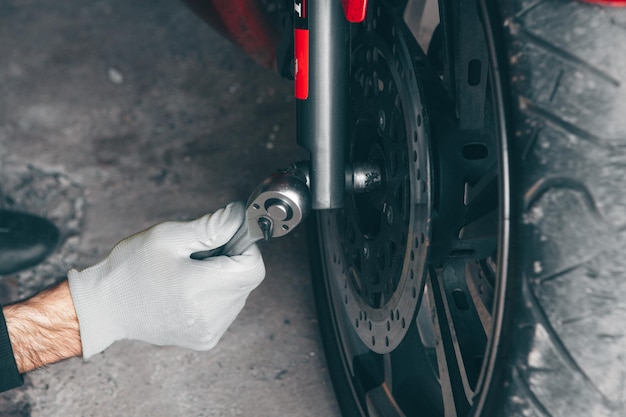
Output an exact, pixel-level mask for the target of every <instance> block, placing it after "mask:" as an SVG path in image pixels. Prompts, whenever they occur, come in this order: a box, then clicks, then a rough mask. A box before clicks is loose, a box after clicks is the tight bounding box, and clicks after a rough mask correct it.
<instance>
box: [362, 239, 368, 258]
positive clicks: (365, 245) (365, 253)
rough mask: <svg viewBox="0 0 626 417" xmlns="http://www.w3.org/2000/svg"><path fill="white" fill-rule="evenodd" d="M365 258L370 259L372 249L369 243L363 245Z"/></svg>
mask: <svg viewBox="0 0 626 417" xmlns="http://www.w3.org/2000/svg"><path fill="white" fill-rule="evenodd" d="M363 256H364V257H365V259H369V258H370V247H369V245H368V244H367V242H365V243H364V244H363Z"/></svg>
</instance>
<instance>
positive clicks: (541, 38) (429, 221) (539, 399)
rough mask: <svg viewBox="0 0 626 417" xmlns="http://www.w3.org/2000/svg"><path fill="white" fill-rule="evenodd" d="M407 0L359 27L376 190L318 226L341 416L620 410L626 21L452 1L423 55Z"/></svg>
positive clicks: (581, 8)
mask: <svg viewBox="0 0 626 417" xmlns="http://www.w3.org/2000/svg"><path fill="white" fill-rule="evenodd" d="M395 3H396V2H389V3H387V2H384V1H370V2H369V5H368V11H367V15H366V20H365V22H363V23H362V24H359V25H355V26H354V27H352V28H351V59H350V62H351V68H350V107H351V108H350V126H351V135H350V141H349V144H348V148H347V155H348V159H349V161H348V162H362V161H369V162H372V163H375V164H377V165H378V166H380V167H381V172H382V176H383V184H384V185H383V186H382V187H381V188H380V189H379V190H377V191H375V192H370V193H367V194H348V195H346V199H345V206H344V208H342V209H339V210H331V211H320V212H317V213H316V214H315V216H312V217H313V219H312V220H311V224H310V232H309V237H310V239H311V244H310V252H311V264H312V268H313V271H312V272H313V274H312V275H313V283H314V290H315V297H316V303H317V309H318V314H319V321H320V327H321V332H322V338H323V342H324V347H325V352H326V359H327V362H328V365H329V369H330V372H331V376H332V379H333V384H334V387H335V391H336V394H337V398H338V400H339V403H340V407H341V410H342V413H343V414H344V415H345V416H385V417H387V416H426V417H431V416H433V417H434V416H437V417H438V416H446V417H448V416H458V417H461V416H483V417H486V416H540V417H543V416H596V415H597V416H620V415H625V412H626V411H625V408H624V403H625V401H626V388H625V387H626V382H625V381H626V355H624V353H623V352H626V337H624V334H625V332H626V326H625V325H624V324H623V319H622V317H623V314H624V313H625V312H626V302H625V301H624V300H626V279H625V278H624V272H625V271H626V256H624V255H625V253H626V249H624V248H625V247H626V246H625V243H626V236H625V234H624V230H626V185H625V184H624V180H623V177H624V171H625V170H624V168H625V167H626V165H625V164H624V161H626V147H625V146H624V145H626V118H624V117H623V114H625V113H624V110H626V92H624V88H623V83H624V81H625V80H626V65H625V63H626V60H625V59H624V58H623V57H624V56H626V50H625V49H626V30H625V29H624V28H626V14H625V13H624V12H623V11H622V10H618V9H603V8H599V7H595V6H591V5H588V4H583V3H579V2H573V1H549V2H548V1H545V2H542V1H536V2H527V1H521V0H519V1H518V0H507V1H504V0H503V1H499V2H490V1H487V0H482V1H478V2H473V1H447V0H444V1H440V2H439V5H438V10H439V16H440V17H439V20H440V22H439V24H438V25H437V29H435V31H434V33H432V36H431V37H430V41H429V45H428V47H427V48H422V47H420V44H419V43H418V42H417V40H416V34H417V32H418V31H416V30H413V31H411V30H409V28H408V27H407V25H406V24H405V19H404V17H405V16H406V13H405V12H404V9H401V8H399V7H398V6H397V5H396V4H395ZM418 29H419V27H418ZM422 43H423V42H422ZM423 49H427V52H425V51H424V50H423Z"/></svg>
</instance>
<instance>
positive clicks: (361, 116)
mask: <svg viewBox="0 0 626 417" xmlns="http://www.w3.org/2000/svg"><path fill="white" fill-rule="evenodd" d="M370 6H371V7H370V9H369V10H368V13H367V18H366V20H365V22H364V23H363V24H361V25H360V26H359V28H358V29H357V30H355V31H354V32H353V40H352V48H351V50H352V56H351V73H350V82H351V88H350V101H351V107H352V108H351V127H352V132H351V140H350V146H349V152H348V154H349V160H350V161H349V162H360V161H371V162H375V163H377V164H378V165H379V166H381V167H382V175H383V186H382V187H381V189H380V190H378V191H376V192H371V193H367V194H350V195H348V196H347V197H346V203H345V207H344V208H343V209H341V210H338V211H335V212H330V213H324V214H322V219H323V221H322V222H321V225H320V228H322V231H321V232H322V233H321V235H322V236H328V237H329V238H328V239H327V240H326V242H325V243H326V247H325V248H324V249H323V250H324V251H325V254H326V260H327V262H326V264H327V268H328V273H329V276H331V277H333V278H332V279H333V281H334V284H335V285H334V286H333V285H331V287H332V288H330V289H331V291H332V292H333V299H335V300H341V303H342V305H341V306H337V307H338V308H343V309H344V310H345V312H346V317H347V318H348V319H349V323H347V324H346V325H348V326H351V327H352V328H353V329H354V330H355V332H356V334H358V336H359V338H360V339H361V340H362V342H363V344H364V345H365V346H367V347H368V348H369V349H371V350H372V351H374V352H377V353H387V352H390V351H392V350H393V349H395V348H396V347H397V346H398V344H399V343H400V342H401V341H402V339H403V338H404V335H405V334H406V332H407V330H408V328H409V325H410V322H411V320H412V318H413V315H414V313H415V309H416V306H417V304H418V301H419V298H420V296H421V292H422V288H423V283H424V275H425V272H426V271H425V269H426V259H427V255H428V246H429V240H430V221H429V220H430V213H431V201H432V197H431V167H430V149H429V141H428V126H427V123H426V121H427V119H426V115H425V112H424V107H423V105H422V103H423V94H422V91H421V88H420V86H419V78H418V77H417V73H416V70H415V68H414V67H413V63H412V59H411V57H413V56H417V55H416V53H415V51H411V50H410V48H409V45H408V43H407V41H406V39H408V38H406V36H407V29H406V28H405V27H403V26H401V25H403V23H402V22H398V21H397V20H396V17H395V16H394V15H393V14H392V13H391V12H390V11H388V10H386V9H385V8H383V7H381V6H378V5H373V4H370Z"/></svg>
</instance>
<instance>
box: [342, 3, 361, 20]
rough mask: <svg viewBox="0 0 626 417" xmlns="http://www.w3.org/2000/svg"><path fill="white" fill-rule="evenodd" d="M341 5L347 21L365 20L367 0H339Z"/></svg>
mask: <svg viewBox="0 0 626 417" xmlns="http://www.w3.org/2000/svg"><path fill="white" fill-rule="evenodd" d="M341 5H342V6H343V12H344V13H345V14H346V19H347V20H348V22H352V23H361V22H362V21H363V20H365V9H367V0H341Z"/></svg>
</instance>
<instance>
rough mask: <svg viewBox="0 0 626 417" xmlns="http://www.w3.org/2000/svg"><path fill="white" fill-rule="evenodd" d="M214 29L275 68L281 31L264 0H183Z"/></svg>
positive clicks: (264, 63) (258, 60) (263, 62)
mask: <svg viewBox="0 0 626 417" xmlns="http://www.w3.org/2000/svg"><path fill="white" fill-rule="evenodd" d="M183 1H184V2H185V3H187V5H188V6H189V7H190V8H191V9H192V10H193V11H195V12H196V13H197V14H198V15H199V16H200V17H202V18H203V19H204V20H206V21H207V22H208V23H209V24H210V25H211V26H212V27H213V28H214V29H216V30H217V31H219V32H221V33H222V34H224V35H225V36H226V37H228V38H229V39H230V40H231V41H232V42H234V43H235V44H236V45H237V46H239V47H240V48H241V49H243V50H244V51H245V52H246V53H247V54H248V55H250V56H251V57H252V58H254V59H255V60H256V61H257V62H260V63H261V64H263V65H265V66H267V67H270V68H274V67H275V64H276V47H277V45H278V41H279V34H278V31H277V30H276V29H275V28H274V27H273V26H272V24H271V22H270V21H269V19H268V18H267V16H266V13H265V11H264V10H263V8H262V7H261V4H260V2H258V1H250V0H183Z"/></svg>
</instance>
